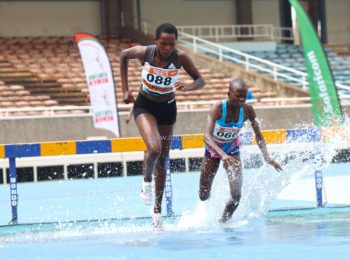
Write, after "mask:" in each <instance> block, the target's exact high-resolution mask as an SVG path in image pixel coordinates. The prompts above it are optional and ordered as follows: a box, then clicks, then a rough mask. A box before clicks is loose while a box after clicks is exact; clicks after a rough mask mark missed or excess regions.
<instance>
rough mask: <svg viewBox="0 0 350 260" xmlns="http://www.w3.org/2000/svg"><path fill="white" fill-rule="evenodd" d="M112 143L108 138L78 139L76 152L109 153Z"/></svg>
mask: <svg viewBox="0 0 350 260" xmlns="http://www.w3.org/2000/svg"><path fill="white" fill-rule="evenodd" d="M110 152H112V144H111V141H110V140H101V141H100V140H99V141H78V142H77V154H91V153H110Z"/></svg>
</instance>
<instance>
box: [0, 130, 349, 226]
mask: <svg viewBox="0 0 350 260" xmlns="http://www.w3.org/2000/svg"><path fill="white" fill-rule="evenodd" d="M335 134H338V135H339V134H340V135H341V136H342V138H344V139H348V138H347V136H348V134H347V130H346V129H343V128H304V129H279V130H265V131H262V135H263V137H264V139H265V141H266V144H288V143H315V142H328V141H330V140H332V138H333V137H334V135H335ZM203 139H204V135H203V134H188V135H181V136H174V137H173V139H172V143H171V149H172V150H174V149H180V150H182V149H190V148H203V147H204V141H203ZM240 140H241V143H242V144H243V145H253V144H256V141H255V138H254V134H253V133H252V132H244V133H241V134H240ZM145 150H146V146H145V144H144V142H143V140H142V139H141V138H140V137H135V138H114V139H108V140H84V141H60V142H42V143H27V144H1V145H0V158H3V159H5V158H6V159H9V173H10V201H11V210H12V218H11V221H10V223H9V224H18V212H17V207H18V192H17V170H16V158H22V157H42V156H59V155H82V154H101V153H119V152H132V151H145ZM315 186H316V196H317V206H318V207H322V206H323V201H322V189H323V178H322V172H321V171H319V170H317V171H316V172H315ZM171 196H172V190H171V175H170V166H169V158H168V162H167V177H166V188H165V198H166V202H167V212H168V214H171V212H172V205H171V203H172V202H171V200H172V199H171Z"/></svg>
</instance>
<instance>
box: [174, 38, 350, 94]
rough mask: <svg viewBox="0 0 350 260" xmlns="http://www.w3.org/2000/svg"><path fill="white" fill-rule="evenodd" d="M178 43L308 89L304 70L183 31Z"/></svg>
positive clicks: (344, 87) (348, 88)
mask: <svg viewBox="0 0 350 260" xmlns="http://www.w3.org/2000/svg"><path fill="white" fill-rule="evenodd" d="M179 43H180V44H182V45H183V46H184V47H186V48H190V49H192V50H193V51H194V52H199V53H204V54H206V55H212V56H214V57H216V58H218V59H219V60H220V61H228V62H231V63H235V64H239V65H241V66H242V67H244V68H245V69H246V70H247V71H257V72H259V73H262V72H265V73H267V74H269V75H270V76H271V77H272V78H273V79H274V80H275V81H278V80H282V79H283V80H287V81H288V82H291V83H294V84H295V85H299V86H301V87H302V88H303V89H304V90H308V87H307V86H308V84H309V83H308V81H307V74H306V73H305V72H301V71H298V70H295V69H292V68H288V67H285V66H282V65H279V64H277V63H273V62H271V61H268V60H264V59H261V58H258V57H256V56H253V55H250V54H246V53H244V52H241V51H238V50H235V49H231V48H229V47H225V46H223V45H220V44H217V43H214V42H211V41H208V40H205V39H202V38H199V37H197V36H193V35H190V34H187V33H183V32H181V33H179ZM336 85H337V88H338V89H339V90H345V91H350V87H349V86H345V85H342V84H339V83H336Z"/></svg>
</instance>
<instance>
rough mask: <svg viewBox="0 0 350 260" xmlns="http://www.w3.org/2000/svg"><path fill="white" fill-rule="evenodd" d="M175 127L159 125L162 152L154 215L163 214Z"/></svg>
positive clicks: (157, 172) (156, 176) (156, 175)
mask: <svg viewBox="0 0 350 260" xmlns="http://www.w3.org/2000/svg"><path fill="white" fill-rule="evenodd" d="M173 129H174V125H159V126H158V130H159V134H160V140H161V152H160V156H159V159H158V161H157V164H156V171H155V176H154V177H155V192H156V197H155V205H154V213H161V212H162V200H163V193H164V187H165V179H166V158H167V157H168V156H169V150H170V145H171V141H172V137H173Z"/></svg>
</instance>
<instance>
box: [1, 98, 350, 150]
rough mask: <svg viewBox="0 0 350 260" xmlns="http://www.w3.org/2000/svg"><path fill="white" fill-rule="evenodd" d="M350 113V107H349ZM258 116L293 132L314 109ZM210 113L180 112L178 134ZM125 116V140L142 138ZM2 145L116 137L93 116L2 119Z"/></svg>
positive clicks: (264, 111)
mask: <svg viewBox="0 0 350 260" xmlns="http://www.w3.org/2000/svg"><path fill="white" fill-rule="evenodd" d="M345 110H346V111H347V112H350V107H349V106H348V107H346V109H345ZM256 112H257V117H258V119H259V121H260V123H261V128H262V129H286V128H287V129H290V128H294V127H296V126H300V125H303V124H304V125H306V126H307V125H310V124H311V123H312V111H311V106H310V105H309V106H306V107H302V106H299V107H266V108H262V107H257V108H256ZM208 113H209V111H208V110H207V111H199V112H197V111H196V112H195V111H184V112H179V113H178V118H177V123H176V127H175V134H176V135H179V134H190V133H203V132H204V128H205V124H206V120H207V117H208ZM125 114H126V113H122V114H121V117H120V121H121V133H122V137H134V136H139V133H138V130H137V128H136V125H135V122H134V120H132V121H131V122H130V123H129V124H128V125H127V124H125V121H124V120H123V116H124V115H125ZM0 129H1V134H0V143H2V144H6V143H27V142H29V143H31V142H44V141H67V140H85V139H87V138H88V137H93V136H94V137H96V136H97V137H98V136H100V137H101V136H105V137H107V138H113V137H114V136H113V134H111V133H110V132H108V131H106V130H101V129H95V128H94V127H93V123H92V118H91V116H74V117H51V118H22V119H21V118H18V119H2V120H0Z"/></svg>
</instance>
